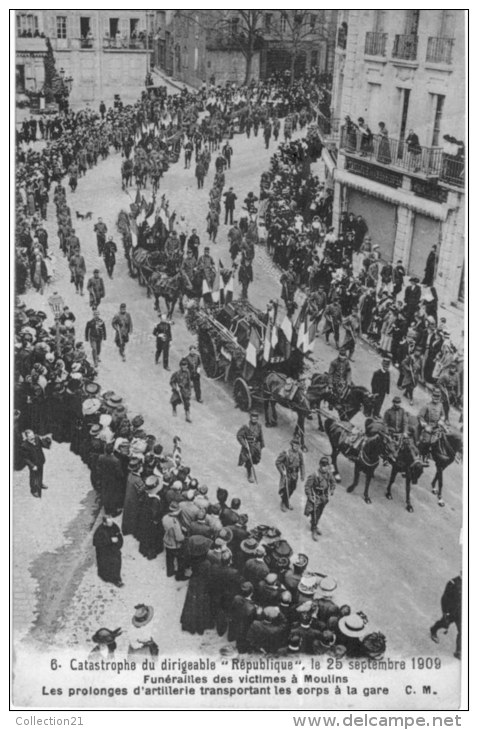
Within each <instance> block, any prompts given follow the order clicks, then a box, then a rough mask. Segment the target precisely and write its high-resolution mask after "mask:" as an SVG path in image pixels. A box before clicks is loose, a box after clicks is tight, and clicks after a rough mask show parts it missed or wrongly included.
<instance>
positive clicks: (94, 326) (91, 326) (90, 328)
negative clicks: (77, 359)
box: [85, 279, 106, 367]
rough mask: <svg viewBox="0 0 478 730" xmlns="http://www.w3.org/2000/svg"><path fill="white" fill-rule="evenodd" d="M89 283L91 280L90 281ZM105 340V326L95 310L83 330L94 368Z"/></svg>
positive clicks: (98, 360)
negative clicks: (89, 346)
mask: <svg viewBox="0 0 478 730" xmlns="http://www.w3.org/2000/svg"><path fill="white" fill-rule="evenodd" d="M90 281H91V279H90ZM105 340H106V326H105V323H104V322H103V320H102V319H101V318H100V313H99V312H98V310H97V309H96V310H95V313H94V315H93V319H90V320H89V321H88V322H87V323H86V328H85V341H86V342H89V343H90V345H91V355H92V357H93V363H94V365H95V367H96V366H97V365H98V363H99V362H101V361H100V354H101V343H102V342H103V341H105Z"/></svg>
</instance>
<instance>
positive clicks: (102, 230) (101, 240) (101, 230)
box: [93, 218, 108, 256]
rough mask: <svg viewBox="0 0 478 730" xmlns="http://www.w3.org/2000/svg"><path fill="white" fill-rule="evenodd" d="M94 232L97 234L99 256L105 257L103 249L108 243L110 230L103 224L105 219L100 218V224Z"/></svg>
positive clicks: (95, 227) (97, 224) (96, 224)
mask: <svg viewBox="0 0 478 730" xmlns="http://www.w3.org/2000/svg"><path fill="white" fill-rule="evenodd" d="M93 230H94V232H95V233H96V245H97V246H98V256H103V249H104V246H105V243H106V234H107V232H108V228H107V226H106V224H105V223H103V218H98V223H95V226H94V228H93Z"/></svg>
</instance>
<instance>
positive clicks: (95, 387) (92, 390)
mask: <svg viewBox="0 0 478 730" xmlns="http://www.w3.org/2000/svg"><path fill="white" fill-rule="evenodd" d="M83 388H84V390H85V393H88V395H96V394H97V393H99V392H100V390H101V385H100V384H99V383H94V382H93V381H92V380H85V382H84V383H83Z"/></svg>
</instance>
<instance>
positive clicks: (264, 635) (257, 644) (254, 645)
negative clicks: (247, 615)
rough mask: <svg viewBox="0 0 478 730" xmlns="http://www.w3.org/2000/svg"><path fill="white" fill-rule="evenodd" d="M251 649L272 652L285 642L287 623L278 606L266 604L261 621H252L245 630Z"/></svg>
mask: <svg viewBox="0 0 478 730" xmlns="http://www.w3.org/2000/svg"><path fill="white" fill-rule="evenodd" d="M247 643H248V645H249V647H250V649H251V650H252V651H257V652H261V651H263V652H265V653H266V654H274V653H275V652H276V651H277V650H278V649H280V648H281V647H282V646H285V645H286V644H287V624H286V622H285V619H284V617H283V616H282V614H281V612H280V609H279V607H278V606H267V608H265V609H264V618H263V620H262V621H257V620H256V621H253V622H252V624H251V628H250V629H249V631H248V632H247Z"/></svg>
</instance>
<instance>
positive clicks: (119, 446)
mask: <svg viewBox="0 0 478 730" xmlns="http://www.w3.org/2000/svg"><path fill="white" fill-rule="evenodd" d="M114 450H115V451H120V450H123V451H126V450H127V451H129V441H128V439H125V438H121V437H118V438H117V439H116V441H115V445H114Z"/></svg>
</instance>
